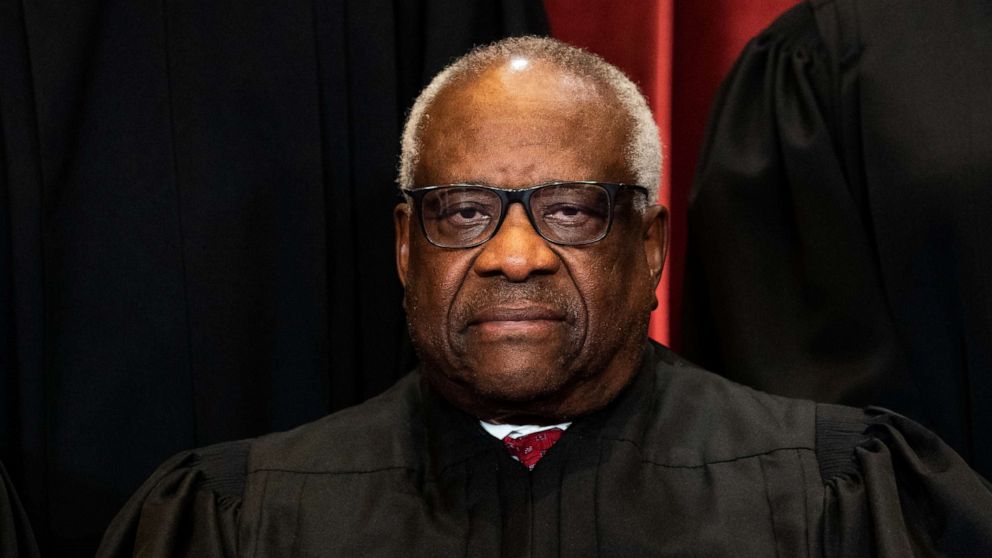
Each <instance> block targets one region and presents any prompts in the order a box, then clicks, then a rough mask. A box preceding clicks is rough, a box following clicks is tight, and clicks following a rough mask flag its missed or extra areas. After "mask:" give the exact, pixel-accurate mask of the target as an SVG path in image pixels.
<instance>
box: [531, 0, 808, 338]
mask: <svg viewBox="0 0 992 558" xmlns="http://www.w3.org/2000/svg"><path fill="white" fill-rule="evenodd" d="M796 3H797V0H707V1H706V2H699V1H698V0H681V1H680V0H637V1H624V2H617V1H615V0H544V5H545V8H546V9H547V12H548V19H549V20H550V24H551V34H552V35H554V36H555V37H557V38H558V39H561V40H563V41H565V42H568V43H571V44H573V45H577V46H581V47H584V48H586V49H588V50H590V51H592V52H595V53H597V54H599V55H600V56H602V57H603V58H605V59H606V60H608V61H610V62H612V63H613V64H616V65H617V66H618V67H620V68H621V69H622V70H623V71H624V72H626V73H627V75H629V76H631V78H632V79H633V80H634V81H635V82H637V84H638V85H639V86H640V87H641V90H642V91H643V92H644V94H645V95H646V96H647V98H648V102H649V103H651V108H652V109H653V110H654V114H655V120H656V121H657V122H658V128H659V130H660V131H661V140H662V143H663V145H664V146H665V159H664V165H665V168H664V175H663V179H662V184H661V187H662V193H661V200H662V203H663V204H665V205H666V206H667V207H668V208H669V210H670V212H671V227H672V228H671V246H670V248H669V255H668V263H667V264H666V266H665V274H664V276H663V277H662V281H661V285H660V286H659V287H658V300H659V302H660V303H661V304H660V306H659V308H658V310H657V311H655V313H654V314H653V315H652V319H651V336H652V337H653V338H655V339H657V340H658V341H661V342H662V343H665V344H668V345H671V346H673V347H675V348H676V349H677V348H678V346H679V341H680V338H679V328H678V324H679V319H680V316H681V306H682V304H681V301H682V277H683V269H684V262H685V240H686V223H685V216H686V203H687V202H688V199H689V189H690V188H691V187H692V174H693V171H694V169H695V167H696V157H697V154H698V152H699V144H700V141H701V140H702V136H703V128H704V127H705V125H706V116H707V113H708V111H709V106H710V101H711V100H712V99H713V94H714V93H715V92H716V89H717V87H718V86H719V85H720V80H721V79H723V76H724V75H725V74H726V73H727V70H729V69H730V66H731V65H732V64H733V62H734V59H736V58H737V55H738V54H739V53H740V51H741V49H742V48H744V45H745V44H746V43H747V41H748V40H749V39H750V38H751V37H753V36H754V35H755V34H757V33H758V32H759V31H761V30H762V29H763V28H764V27H765V26H767V25H768V24H769V23H771V22H772V20H773V19H775V17H776V16H777V15H778V14H780V13H781V12H783V11H785V10H786V9H788V8H790V7H791V6H793V5H794V4H796Z"/></svg>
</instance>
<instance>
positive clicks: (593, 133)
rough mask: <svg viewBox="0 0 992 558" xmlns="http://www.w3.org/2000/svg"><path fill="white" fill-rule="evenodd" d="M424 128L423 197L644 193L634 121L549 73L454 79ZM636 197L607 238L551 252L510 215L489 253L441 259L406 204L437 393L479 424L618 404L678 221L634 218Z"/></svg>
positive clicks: (399, 216)
mask: <svg viewBox="0 0 992 558" xmlns="http://www.w3.org/2000/svg"><path fill="white" fill-rule="evenodd" d="M425 122H426V124H425V125H424V127H423V128H422V133H421V141H422V150H421V154H422V155H421V157H420V161H419V164H418V166H417V168H416V170H415V177H414V178H415V183H416V185H417V186H428V185H435V184H450V183H456V182H473V183H484V184H489V185H493V186H498V187H501V188H525V187H529V186H532V185H535V184H538V183H541V182H546V181H550V180H601V181H606V182H627V183H633V180H634V177H633V174H632V172H631V171H630V169H628V168H627V165H626V163H625V162H624V160H623V156H622V154H623V147H624V146H625V145H626V143H627V134H628V131H629V122H627V119H626V118H625V117H624V116H623V112H622V111H621V110H620V109H619V107H618V105H617V103H616V102H615V100H613V99H612V97H610V96H609V95H608V94H603V93H602V92H601V91H600V90H599V89H598V88H597V87H596V86H595V85H594V84H592V83H591V82H589V81H586V80H584V79H580V78H576V77H574V76H571V75H568V74H566V73H563V72H562V71H560V70H558V69H555V68H552V67H550V66H549V65H547V64H546V63H543V62H540V61H536V62H532V63H529V64H527V65H526V67H525V68H524V69H522V70H521V69H519V64H517V65H516V67H514V66H511V65H509V64H500V65H497V66H494V67H492V68H490V69H488V70H486V71H484V72H483V73H482V74H480V75H478V76H473V77H470V78H462V79H461V80H460V81H456V82H455V83H453V84H452V85H450V86H449V87H447V88H446V89H445V90H444V91H442V92H441V93H440V94H439V96H438V97H437V98H436V100H435V102H434V103H433V104H432V106H431V108H430V109H429V111H428V117H427V119H425ZM648 186H652V187H653V186H654V185H648ZM635 195H639V194H634V193H632V192H629V191H628V192H626V193H624V194H622V195H621V196H619V203H618V204H617V208H616V211H615V218H614V223H613V228H612V230H611V231H610V233H609V235H607V237H606V238H604V239H603V240H601V241H600V242H597V243H595V244H591V245H586V246H575V247H566V246H558V245H555V244H551V243H549V242H547V241H545V240H543V239H542V238H541V237H540V236H539V235H538V234H537V233H536V231H535V230H534V229H533V227H532V226H531V224H530V222H529V221H528V220H527V217H526V214H525V212H524V209H523V207H521V206H520V205H519V204H514V205H511V207H510V208H509V211H508V213H507V216H506V219H505V221H504V222H503V225H502V227H501V228H500V230H499V232H498V233H497V234H496V236H495V237H493V238H492V239H491V240H490V241H489V242H487V243H485V244H483V245H481V246H477V247H474V248H467V249H445V248H438V247H435V246H433V245H431V244H430V243H429V242H428V241H427V239H426V238H424V236H423V234H422V232H421V230H420V225H419V223H418V222H417V216H416V214H415V212H414V211H413V210H412V208H411V207H408V206H407V204H400V205H398V206H397V207H396V210H395V212H394V217H395V224H396V244H397V266H398V271H399V275H400V279H401V281H402V282H403V285H404V287H405V308H406V311H407V318H408V322H409V328H410V333H411V336H412V339H413V342H414V346H415V347H416V348H417V352H418V354H419V356H420V359H421V361H422V363H423V371H424V374H425V376H426V377H427V379H428V380H429V381H430V382H431V384H432V385H433V386H434V387H435V389H437V390H438V391H439V392H440V393H442V394H443V395H444V396H445V397H446V398H447V399H448V400H449V401H451V402H452V403H453V404H455V405H456V406H458V407H460V408H461V409H463V410H464V411H466V412H468V413H470V414H473V415H474V416H476V417H479V418H481V419H483V420H489V421H493V422H512V423H517V424H523V423H537V424H541V423H545V424H548V423H554V422H559V421H562V420H568V419H571V418H574V417H576V416H580V415H583V414H586V413H589V412H592V411H594V410H596V409H599V408H601V407H603V406H604V405H606V404H607V403H609V402H610V401H611V400H612V399H613V398H614V397H615V396H616V395H617V393H619V391H620V390H622V389H623V387H624V386H625V385H626V384H627V383H628V382H629V381H630V379H631V378H632V377H633V375H634V373H635V372H636V370H637V367H638V364H639V361H640V357H641V353H642V350H643V347H644V342H645V339H646V335H647V322H648V315H649V313H650V311H651V310H652V309H653V308H654V307H655V306H657V301H656V298H655V294H654V293H655V288H656V286H657V284H658V281H659V279H660V277H661V269H662V265H663V263H664V259H665V247H666V240H667V215H666V213H665V211H664V209H663V208H661V207H658V206H652V207H649V209H648V210H647V211H646V212H645V213H644V214H643V215H642V214H641V213H639V212H637V211H636V210H634V209H633V208H632V205H631V200H632V198H633V197H634V196H635Z"/></svg>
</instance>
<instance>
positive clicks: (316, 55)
mask: <svg viewBox="0 0 992 558" xmlns="http://www.w3.org/2000/svg"><path fill="white" fill-rule="evenodd" d="M546 31H547V24H546V20H545V16H544V13H543V6H542V5H541V4H540V3H538V2H531V1H528V0H503V1H501V2H491V1H487V0H479V1H477V2H466V1H462V0H417V1H409V0H396V1H384V0H378V1H376V0H371V1H370V0H352V1H346V0H337V1H334V0H315V1H312V2H311V1H301V0H296V1H290V2H280V3H271V2H235V1H232V0H218V1H213V2H203V1H202V0H163V1H161V2H150V1H134V0H127V1H124V0H118V1H109V0H107V1H97V0H89V1H82V0H80V1H73V2H53V1H48V2H44V1H39V0H2V1H0V293H2V294H0V334H2V335H3V339H4V345H3V352H2V354H0V381H2V385H3V388H2V389H3V399H2V401H3V408H2V413H0V421H2V425H0V426H2V428H0V433H2V436H3V438H2V441H0V442H2V447H0V450H2V454H0V458H2V460H3V462H4V463H5V464H6V465H7V467H8V469H9V470H10V473H11V476H12V478H13V480H14V485H15V486H16V488H17V490H18V492H19V493H20V496H21V499H22V500H23V502H24V504H25V507H26V508H27V510H28V513H29V516H30V518H31V520H32V523H33V525H34V529H35V532H36V534H37V537H38V539H39V542H40V543H41V546H42V548H43V550H44V551H45V552H46V553H47V554H48V555H52V556H73V555H91V554H92V552H93V550H94V549H95V546H96V543H97V542H98V540H99V537H100V535H101V534H102V531H103V529H104V528H105V526H106V525H107V523H108V522H109V521H110V519H111V518H112V516H113V514H114V513H115V512H116V511H117V510H118V509H119V508H120V506H121V505H122V504H123V502H124V500H125V499H126V498H127V497H128V496H129V494H130V493H131V492H132V491H133V490H134V489H135V488H136V487H137V485H138V484H139V483H140V482H141V481H142V480H143V479H144V478H145V477H146V476H147V475H148V474H149V473H150V472H151V471H152V470H153V468H154V467H155V466H156V465H157V464H159V463H160V462H161V461H162V460H164V459H165V458H166V457H168V456H169V455H170V454H172V453H174V452H176V451H178V450H180V449H183V448H189V447H193V446H201V445H204V444H209V443H213V442H216V441H220V440H229V439H235V438H243V437H248V436H254V435H258V434H261V433H263V432H268V431H273V430H279V429H286V428H290V427H292V426H294V425H297V424H300V423H303V422H306V421H309V420H312V419H315V418H317V417H319V416H321V415H324V414H326V413H328V412H329V411H333V410H335V409H339V408H341V407H345V406H348V405H352V404H355V403H358V402H360V401H362V400H364V399H366V398H367V397H369V396H371V395H373V394H375V393H378V392H379V391H381V390H383V389H384V388H386V387H387V386H389V385H390V384H392V383H393V382H394V381H395V380H396V379H397V378H398V377H399V376H401V375H402V374H404V373H405V372H406V371H407V370H408V369H409V368H410V367H411V364H412V358H413V357H412V353H411V351H410V349H409V342H408V340H407V339H406V331H405V322H404V319H403V316H402V310H401V307H400V300H401V290H400V286H399V282H398V281H397V280H396V278H395V277H396V274H395V271H394V258H393V232H392V221H391V209H392V207H393V205H394V204H395V203H396V202H397V201H398V197H397V195H396V189H395V188H396V187H395V184H394V176H395V174H396V166H397V155H398V144H399V132H400V127H401V125H402V119H403V116H404V114H405V111H406V110H407V109H408V107H409V106H410V105H411V104H412V99H413V97H414V96H415V95H416V93H417V92H418V91H419V89H420V88H421V87H422V86H423V85H424V84H425V83H426V80H428V79H429V78H430V77H431V76H432V75H433V74H434V73H436V72H437V71H438V70H439V69H441V68H442V67H443V66H444V65H445V64H446V63H448V62H449V61H450V60H451V59H452V58H454V57H455V56H457V55H459V54H462V53H463V52H465V51H466V50H467V49H468V48H469V47H471V46H472V45H475V44H480V43H485V42H489V41H492V40H495V39H498V38H500V37H503V36H506V35H511V34H525V33H538V34H540V33H546Z"/></svg>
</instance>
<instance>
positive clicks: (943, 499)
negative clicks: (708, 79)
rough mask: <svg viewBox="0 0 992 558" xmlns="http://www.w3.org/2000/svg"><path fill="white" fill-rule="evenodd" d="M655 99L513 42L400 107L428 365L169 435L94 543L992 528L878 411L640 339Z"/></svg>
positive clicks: (225, 550) (403, 224)
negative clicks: (228, 438) (190, 442)
mask: <svg viewBox="0 0 992 558" xmlns="http://www.w3.org/2000/svg"><path fill="white" fill-rule="evenodd" d="M657 137H658V136H657V131H656V129H655V127H654V124H653V122H652V118H651V115H650V112H649V111H648V109H647V105H646V103H645V101H644V99H643V97H641V96H640V94H639V93H638V92H637V90H636V87H634V86H633V84H631V83H630V82H629V80H627V79H626V78H625V77H623V75H622V74H621V73H620V72H619V71H618V70H616V69H615V68H613V67H612V66H609V65H608V64H606V63H605V62H603V61H602V60H600V59H598V58H596V57H594V56H592V55H590V54H588V53H585V52H582V51H580V50H577V49H573V48H571V47H567V46H565V45H562V44H560V43H558V42H555V41H553V40H550V39H537V38H523V39H509V40H506V41H503V42H500V43H497V44H494V45H491V46H488V47H485V48H483V49H480V50H477V51H474V52H473V53H470V54H469V55H467V56H466V57H463V58H462V59H460V60H459V61H457V62H455V63H454V64H453V65H452V66H451V67H449V68H448V69H446V70H445V71H444V72H442V73H441V74H440V75H439V76H438V77H436V78H435V80H434V81H433V82H432V83H431V85H430V86H428V87H427V89H426V90H425V91H424V92H423V93H422V94H421V96H420V97H419V99H418V100H417V103H416V105H415V106H414V108H413V110H412V111H411V114H410V117H409V120H408V122H407V127H406V130H405V134H404V140H403V160H402V163H401V172H400V183H401V186H402V188H403V191H404V193H405V195H406V196H407V201H406V202H405V203H402V204H400V205H399V206H398V207H397V208H396V211H395V222H396V236H397V240H396V246H397V266H398V269H399V275H400V278H401V280H402V281H403V284H404V286H405V291H406V299H405V305H406V311H407V315H408V318H409V326H410V332H411V335H412V338H413V340H414V343H415V345H416V347H417V349H418V352H419V355H420V358H421V361H422V365H421V367H420V369H419V370H418V371H416V372H414V373H413V374H411V375H410V376H408V377H407V378H405V379H404V380H402V381H401V382H400V383H398V384H397V385H396V386H395V387H394V388H393V389H391V390H390V391H388V392H387V393H385V394H383V395H382V396H379V397H377V398H375V399H372V400H370V401H368V402H366V403H365V404H363V405H360V406H358V407H355V408H352V409H348V410H345V411H343V412H341V413H337V414H335V415H332V416H330V417H327V418H325V419H322V420H320V421H317V422H315V423H312V424H309V425H305V426H302V427H300V428H298V429H296V430H293V431H290V432H286V433H280V434H275V435H271V436H266V437H262V438H259V439H256V440H247V441H240V442H233V443H228V444H222V445H219V446H214V447H210V448H205V449H202V450H196V451H192V452H187V453H183V454H180V455H178V456H176V457H175V458H173V459H172V460H170V461H169V462H167V463H166V464H165V465H163V466H162V467H161V468H160V469H159V471H157V472H156V473H155V474H154V475H153V476H152V478H151V479H149V481H148V482H146V484H145V485H144V486H143V487H142V488H141V489H140V490H139V492H138V493H137V494H136V495H135V496H134V497H133V498H132V500H131V501H130V502H129V504H128V505H127V506H126V507H125V509H124V510H123V511H122V512H121V513H120V515H119V516H118V517H117V519H116V520H115V522H114V524H113V525H111V527H110V529H109V530H108V532H107V534H106V536H105V538H104V541H103V545H102V548H101V551H100V555H102V556H117V555H130V554H132V553H135V554H140V555H143V556H171V555H195V556H222V555H231V556H233V555H246V556H473V557H476V556H483V557H484V556H518V555H520V556H523V555H529V556H696V555H699V556H702V555H705V556H821V555H828V556H863V555H875V554H877V555H884V556H908V555H911V554H912V553H913V552H922V553H948V554H952V555H982V553H985V552H988V551H990V550H992V518H990V517H989V510H992V494H990V492H989V489H988V488H987V486H986V485H985V484H984V483H983V481H982V480H981V479H980V478H979V477H978V476H976V475H975V474H974V473H972V472H971V471H970V469H968V467H967V466H966V465H965V464H964V463H963V462H962V461H961V459H960V458H959V457H958V456H957V455H955V454H954V453H953V452H951V451H950V450H948V449H947V448H946V447H945V446H943V445H942V443H941V442H940V441H939V440H937V439H936V438H935V437H934V436H933V435H931V434H930V433H928V432H926V431H925V430H923V429H921V428H920V427H918V426H916V425H915V424H913V423H911V422H909V421H906V420H905V419H902V418H900V417H897V416H892V415H889V414H887V413H885V412H883V411H870V412H867V413H866V412H862V411H860V410H855V409H850V408H845V407H833V406H817V405H816V404H814V403H811V402H806V401H797V400H789V399H784V398H778V397H774V396H769V395H765V394H762V393H759V392H755V391H752V390H749V389H747V388H743V387H740V386H737V385H735V384H731V383H729V382H727V381H725V380H722V379H719V378H717V377H715V376H713V375H711V374H709V373H707V372H704V371H701V370H698V369H695V368H693V367H692V366H691V365H688V364H687V363H685V362H684V361H681V360H680V359H678V358H677V357H676V356H674V355H673V354H672V353H670V352H669V351H667V350H666V349H664V348H663V347H661V346H658V345H656V344H652V343H649V342H648V340H647V336H646V329H647V319H648V314H649V312H650V310H651V309H652V308H654V306H655V305H656V300H655V298H654V290H655V286H656V285H657V283H658V280H659V277H660V274H661V269H662V264H663V263H664V257H665V242H666V213H665V211H664V209H662V208H660V207H658V206H656V205H652V204H651V203H650V202H652V201H654V189H655V188H654V187H655V185H656V184H657V183H658V175H659V170H660V149H659V145H658V139H657Z"/></svg>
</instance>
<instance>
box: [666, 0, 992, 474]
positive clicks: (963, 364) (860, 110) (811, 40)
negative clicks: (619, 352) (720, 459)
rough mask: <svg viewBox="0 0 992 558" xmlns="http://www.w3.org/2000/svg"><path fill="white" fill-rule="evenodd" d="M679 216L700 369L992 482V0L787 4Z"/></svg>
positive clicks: (735, 80)
mask: <svg viewBox="0 0 992 558" xmlns="http://www.w3.org/2000/svg"><path fill="white" fill-rule="evenodd" d="M688 226H689V248H688V257H687V270H686V273H687V277H686V281H685V284H686V289H687V291H686V292H687V298H686V301H685V313H686V316H685V317H686V322H685V328H684V334H685V344H684V346H683V351H684V354H685V355H686V356H687V357H688V358H689V359H690V360H693V361H694V362H698V363H700V364H702V365H703V366H705V367H706V368H708V369H710V370H713V371H714V372H719V373H721V374H724V375H726V376H727V377H729V378H731V379H733V380H735V381H738V382H741V383H744V384H747V385H750V386H753V387H756V388H758V389H761V390H764V391H769V392H772V393H778V394H781V395H787V396H790V397H802V398H809V399H814V400H817V401H823V402H830V403H841V404H845V405H853V406H863V405H868V404H872V405H881V406H884V407H887V408H891V409H893V410H895V411H897V412H899V413H902V414H905V415H907V416H909V417H910V418H912V419H914V420H916V421H919V422H920V423H921V424H923V425H924V426H926V427H927V428H929V429H931V430H933V431H935V432H936V433H937V434H938V435H940V437H941V438H942V439H943V440H945V441H946V442H947V443H948V444H950V445H951V446H952V447H954V448H955V449H956V450H957V451H958V453H960V454H961V455H962V456H963V457H965V458H966V459H967V460H968V462H969V463H970V464H971V465H972V466H973V467H974V468H975V469H976V470H978V471H979V472H981V473H982V474H983V475H985V476H986V477H990V476H992V405H989V401H992V242H990V240H989V239H990V237H992V2H988V1H985V0H940V1H938V2H934V1H928V0H867V1H866V0H811V1H808V2H803V3H801V4H800V5H798V6H797V7H795V8H794V9H792V10H790V11H789V12H787V13H785V14H784V15H783V16H781V17H780V18H779V19H778V20H777V21H776V22H775V23H774V24H773V25H771V26H770V27H769V28H768V29H767V30H765V31H764V32H762V33H761V34H760V35H759V36H757V37H756V38H755V39H754V40H753V41H751V43H750V44H749V45H748V46H747V48H746V49H745V50H744V52H743V53H742V54H741V56H740V58H739V59H738V61H737V63H736V65H735V67H734V69H733V70H732V72H731V73H730V75H729V76H728V77H727V79H726V80H725V82H724V84H723V86H722V88H721V91H720V92H719V94H718V95H717V98H716V99H715V101H714V104H713V108H712V113H711V116H710V123H709V128H708V130H707V132H706V138H705V140H704V141H703V146H702V153H701V156H700V160H699V165H698V168H697V175H696V182H695V185H694V190H693V193H692V198H691V200H690V207H689V217H688Z"/></svg>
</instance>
